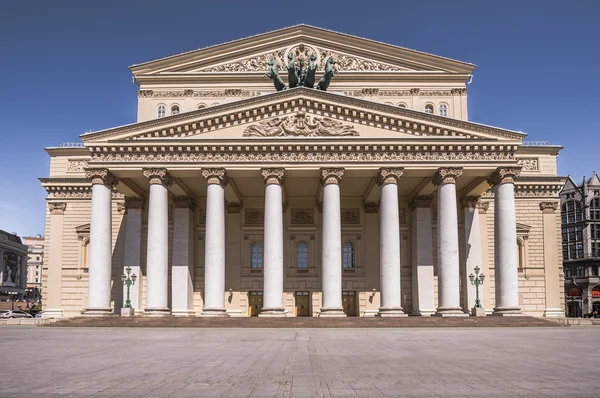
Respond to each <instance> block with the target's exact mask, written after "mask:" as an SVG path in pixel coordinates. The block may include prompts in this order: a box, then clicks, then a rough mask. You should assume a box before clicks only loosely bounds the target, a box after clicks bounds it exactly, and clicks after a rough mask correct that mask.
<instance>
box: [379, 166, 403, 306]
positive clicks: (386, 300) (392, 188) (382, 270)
mask: <svg viewBox="0 0 600 398" xmlns="http://www.w3.org/2000/svg"><path fill="white" fill-rule="evenodd" d="M402 173H403V169H400V168H395V169H384V168H382V169H379V175H378V178H377V180H378V181H377V183H378V184H379V186H380V187H381V198H380V207H379V230H380V238H379V239H380V242H379V264H380V267H379V278H380V279H379V281H380V282H379V285H380V287H381V307H380V308H379V314H378V315H379V316H381V317H399V316H406V315H405V314H404V311H403V310H402V300H401V296H400V212H399V209H398V180H399V179H400V177H401V176H402Z"/></svg>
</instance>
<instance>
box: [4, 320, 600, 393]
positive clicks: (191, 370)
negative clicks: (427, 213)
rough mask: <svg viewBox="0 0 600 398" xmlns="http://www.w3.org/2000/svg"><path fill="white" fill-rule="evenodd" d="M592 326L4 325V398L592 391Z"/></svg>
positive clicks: (599, 350) (595, 353)
mask: <svg viewBox="0 0 600 398" xmlns="http://www.w3.org/2000/svg"><path fill="white" fill-rule="evenodd" d="M599 332H600V329H598V328H597V327H571V328H514V329H510V328H478V329H462V328H454V329H160V328H153V329H144V328H136V329H133V328H115V329H113V328H76V329H75V328H74V329H71V328H40V327H23V326H21V327H10V326H5V327H0V352H1V353H2V365H1V366H0V397H3V398H4V397H54V396H75V397H79V396H93V397H112V396H122V397H136V396H138V397H139V396H145V397H369V398H370V397H406V396H444V397H445V396H473V397H478V396H479V397H482V396H486V397H513V396H523V397H560V396H576V397H594V396H599V395H600V392H599V390H598V387H597V384H598V383H597V377H598V374H599V373H598V369H597V367H596V366H595V362H594V361H595V360H596V359H597V358H599V355H600V345H599V344H598V336H599ZM583 352H584V353H585V356H584V357H583V356H582V355H581V354H582V353H583ZM584 358H587V359H584Z"/></svg>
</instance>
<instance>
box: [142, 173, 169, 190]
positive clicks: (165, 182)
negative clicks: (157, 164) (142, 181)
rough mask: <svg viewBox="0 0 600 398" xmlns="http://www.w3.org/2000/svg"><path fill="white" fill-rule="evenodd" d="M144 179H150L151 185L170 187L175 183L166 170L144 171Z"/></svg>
mask: <svg viewBox="0 0 600 398" xmlns="http://www.w3.org/2000/svg"><path fill="white" fill-rule="evenodd" d="M142 171H143V174H144V177H146V178H147V179H148V182H149V183H150V185H162V186H165V187H168V186H169V185H171V184H172V183H173V179H172V178H171V175H170V174H169V173H168V172H167V169H164V168H151V169H145V168H143V169H142Z"/></svg>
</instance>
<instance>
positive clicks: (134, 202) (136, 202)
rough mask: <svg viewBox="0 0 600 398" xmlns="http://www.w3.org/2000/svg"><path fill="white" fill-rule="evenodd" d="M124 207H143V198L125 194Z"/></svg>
mask: <svg viewBox="0 0 600 398" xmlns="http://www.w3.org/2000/svg"><path fill="white" fill-rule="evenodd" d="M125 208H126V209H143V208H144V198H142V197H137V196H126V197H125Z"/></svg>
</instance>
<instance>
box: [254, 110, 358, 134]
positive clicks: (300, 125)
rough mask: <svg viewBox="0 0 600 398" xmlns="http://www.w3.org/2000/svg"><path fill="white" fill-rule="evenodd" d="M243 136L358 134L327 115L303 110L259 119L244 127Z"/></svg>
mask: <svg viewBox="0 0 600 398" xmlns="http://www.w3.org/2000/svg"><path fill="white" fill-rule="evenodd" d="M243 136H244V137H290V136H291V137H330V136H358V132H357V131H356V130H355V129H354V126H351V125H345V124H343V123H342V122H339V121H337V120H335V119H331V118H328V117H319V116H310V115H307V114H306V113H305V112H298V113H296V114H295V115H291V116H284V117H275V118H273V119H269V120H263V121H259V122H258V124H254V125H251V126H248V127H246V129H245V130H244V133H243Z"/></svg>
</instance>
